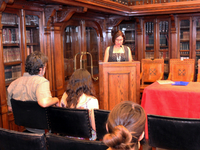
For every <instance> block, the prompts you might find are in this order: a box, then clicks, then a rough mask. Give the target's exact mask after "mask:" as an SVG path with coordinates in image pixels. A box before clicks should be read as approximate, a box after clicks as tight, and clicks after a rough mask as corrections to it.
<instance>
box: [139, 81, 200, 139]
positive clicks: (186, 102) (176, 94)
mask: <svg viewBox="0 0 200 150" xmlns="http://www.w3.org/2000/svg"><path fill="white" fill-rule="evenodd" d="M141 105H142V107H143V108H144V110H145V112H146V114H154V115H163V116H172V117H184V118H200V82H189V84H188V85H187V86H177V85H171V84H159V83H158V82H154V83H153V84H151V85H149V86H147V87H146V88H145V89H144V91H143V95H142V102H141ZM145 135H146V139H148V130H147V124H146V126H145Z"/></svg>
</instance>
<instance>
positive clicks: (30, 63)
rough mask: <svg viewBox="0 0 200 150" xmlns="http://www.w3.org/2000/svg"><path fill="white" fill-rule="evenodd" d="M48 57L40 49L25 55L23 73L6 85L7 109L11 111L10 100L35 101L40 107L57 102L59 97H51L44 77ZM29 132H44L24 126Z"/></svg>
mask: <svg viewBox="0 0 200 150" xmlns="http://www.w3.org/2000/svg"><path fill="white" fill-rule="evenodd" d="M47 61H48V58H47V57H46V56H45V55H44V54H43V53H42V52H40V51H34V52H33V53H31V54H30V55H29V56H27V59H26V63H25V71H26V72H25V73H24V74H23V76H22V77H20V78H18V79H16V80H15V81H13V82H12V83H11V84H10V85H9V87H8V89H7V90H8V101H7V104H8V110H9V111H12V108H11V102H10V100H11V99H12V98H13V99H15V100H21V101H37V102H38V104H39V105H40V106H41V107H49V106H51V105H55V104H57V105H58V106H59V99H58V98H56V97H52V95H51V91H50V86H49V81H48V80H47V79H46V78H44V74H45V70H46V65H47ZM26 129H27V130H28V131H30V132H36V133H44V130H37V129H30V128H26Z"/></svg>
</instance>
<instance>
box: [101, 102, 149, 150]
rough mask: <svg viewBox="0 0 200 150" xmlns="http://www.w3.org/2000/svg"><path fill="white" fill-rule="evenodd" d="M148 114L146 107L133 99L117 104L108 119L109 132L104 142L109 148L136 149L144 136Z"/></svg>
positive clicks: (110, 149)
mask: <svg viewBox="0 0 200 150" xmlns="http://www.w3.org/2000/svg"><path fill="white" fill-rule="evenodd" d="M145 121H146V115H145V112H144V109H143V108H142V107H141V106H140V105H139V104H136V103H134V102H131V101H124V102H121V103H119V104H118V105H116V106H115V107H114V108H113V110H112V111H111V112H110V114H109V116H108V120H107V124H106V126H107V130H108V133H107V134H106V135H105V136H104V137H103V142H104V143H105V145H107V146H108V147H109V148H108V150H119V149H120V150H135V149H136V146H138V147H139V141H140V140H142V139H143V137H144V127H145Z"/></svg>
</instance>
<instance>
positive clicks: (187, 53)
mask: <svg viewBox="0 0 200 150" xmlns="http://www.w3.org/2000/svg"><path fill="white" fill-rule="evenodd" d="M189 53H190V52H180V54H181V55H189Z"/></svg>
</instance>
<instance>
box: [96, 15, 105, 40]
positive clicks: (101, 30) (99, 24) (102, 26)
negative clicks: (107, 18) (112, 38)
mask: <svg viewBox="0 0 200 150" xmlns="http://www.w3.org/2000/svg"><path fill="white" fill-rule="evenodd" d="M94 22H95V24H96V25H97V26H98V28H99V30H100V36H101V37H103V30H104V20H102V19H95V21H94Z"/></svg>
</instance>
